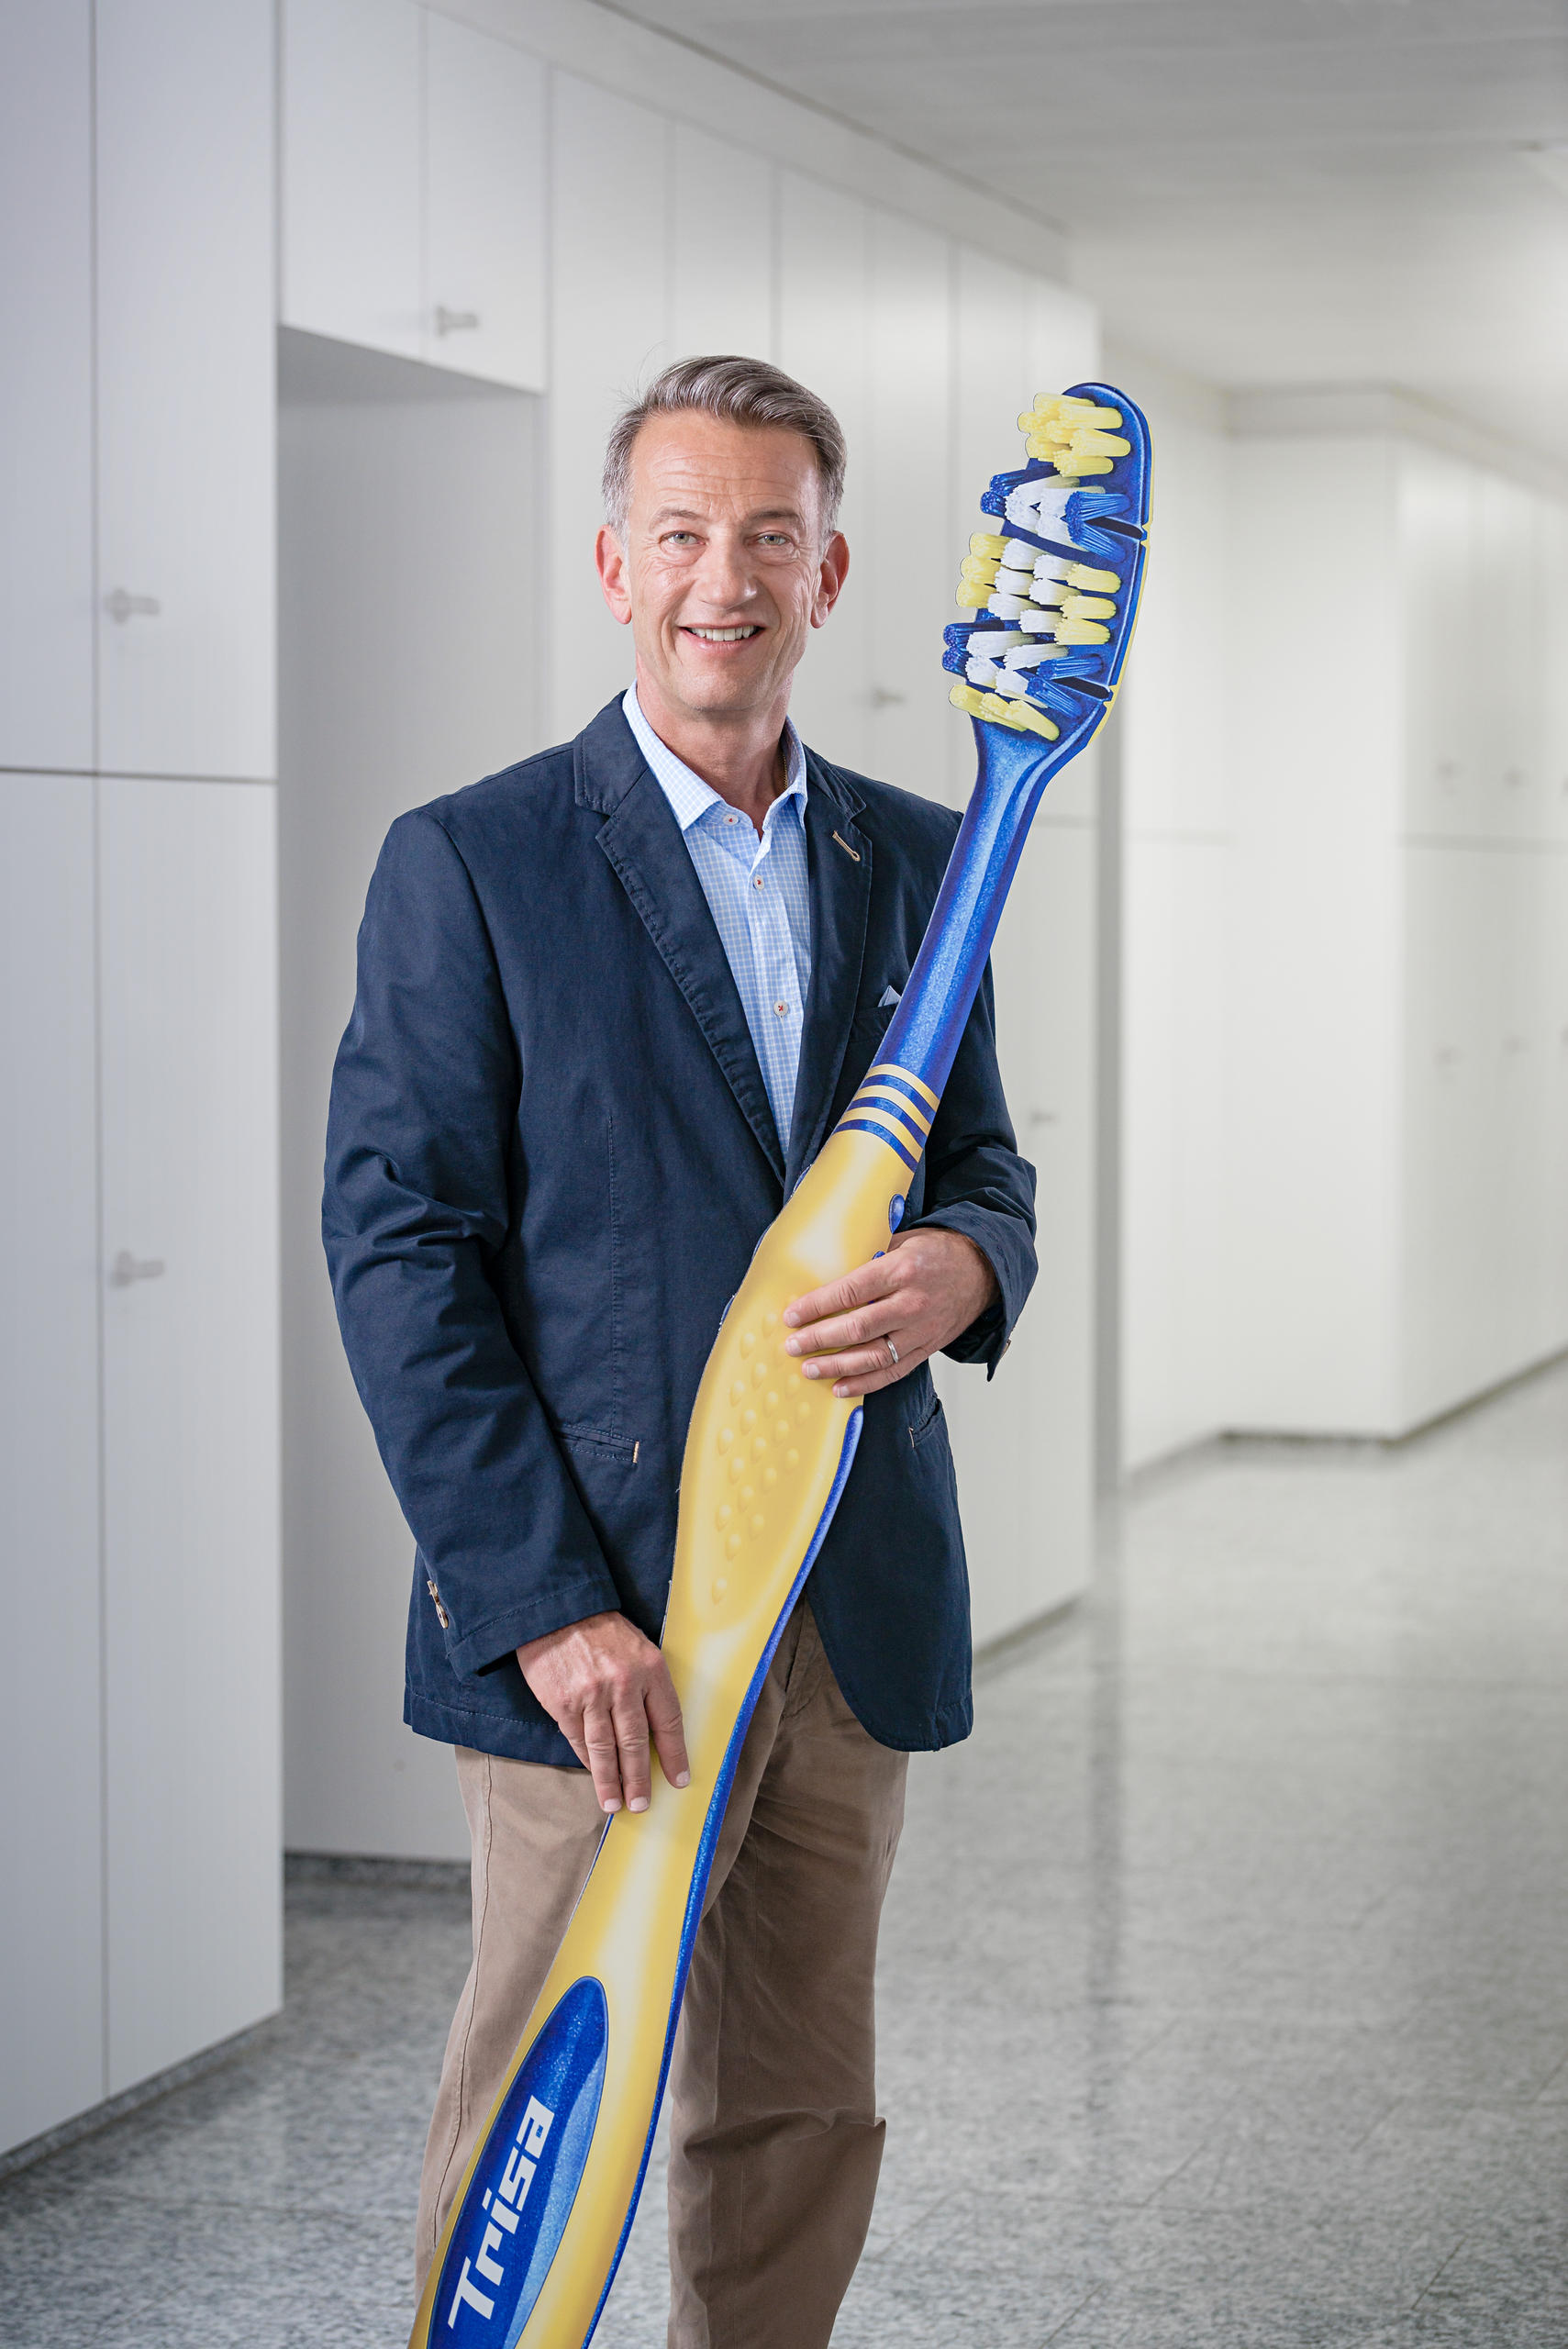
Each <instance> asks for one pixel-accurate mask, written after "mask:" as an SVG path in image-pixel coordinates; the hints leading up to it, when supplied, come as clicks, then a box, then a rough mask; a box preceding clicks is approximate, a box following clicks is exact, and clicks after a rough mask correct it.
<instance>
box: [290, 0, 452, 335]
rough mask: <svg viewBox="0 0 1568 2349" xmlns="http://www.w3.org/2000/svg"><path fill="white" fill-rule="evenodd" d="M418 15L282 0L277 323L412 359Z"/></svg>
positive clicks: (416, 308) (374, 1)
mask: <svg viewBox="0 0 1568 2349" xmlns="http://www.w3.org/2000/svg"><path fill="white" fill-rule="evenodd" d="M420 39H421V26H420V11H419V10H418V9H417V7H416V6H414V5H413V0H284V10H283V239H282V241H283V252H282V280H283V312H282V315H283V322H284V326H288V327H302V328H305V330H306V332H307V333H309V334H324V335H331V336H333V337H334V338H335V339H336V340H338V341H339V342H356V343H361V344H363V345H364V346H365V347H366V348H367V349H369V350H372V351H393V352H395V354H396V355H397V356H398V357H399V358H403V359H417V358H418V357H419V356H420V355H421V352H422V351H423V347H424V342H423V334H422V320H421V317H420V306H421V305H420V285H419V275H420V265H419V239H420V223H419V214H420V196H419V52H420Z"/></svg>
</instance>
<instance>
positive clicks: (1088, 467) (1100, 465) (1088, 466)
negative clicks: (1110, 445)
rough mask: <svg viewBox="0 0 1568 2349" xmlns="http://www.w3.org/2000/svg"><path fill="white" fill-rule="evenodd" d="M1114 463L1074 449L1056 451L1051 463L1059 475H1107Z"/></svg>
mask: <svg viewBox="0 0 1568 2349" xmlns="http://www.w3.org/2000/svg"><path fill="white" fill-rule="evenodd" d="M1051 462H1052V463H1053V464H1054V465H1055V467H1056V470H1057V472H1058V473H1072V474H1073V475H1074V476H1075V475H1077V474H1079V473H1109V471H1110V469H1111V465H1112V462H1114V461H1113V460H1112V459H1111V458H1109V457H1091V456H1086V455H1084V453H1083V452H1082V451H1079V450H1076V449H1058V450H1056V451H1054V452H1053V455H1052V458H1051Z"/></svg>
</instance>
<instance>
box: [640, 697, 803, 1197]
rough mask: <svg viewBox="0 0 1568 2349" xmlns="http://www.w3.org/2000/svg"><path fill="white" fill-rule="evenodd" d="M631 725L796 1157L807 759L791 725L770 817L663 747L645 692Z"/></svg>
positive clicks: (782, 1140) (778, 1122)
mask: <svg viewBox="0 0 1568 2349" xmlns="http://www.w3.org/2000/svg"><path fill="white" fill-rule="evenodd" d="M621 707H622V708H623V709H624V710H625V712H626V722H627V724H628V726H629V727H630V729H631V730H632V732H633V734H635V736H636V737H637V747H638V749H639V751H641V752H642V755H643V757H644V758H645V759H646V760H647V762H648V763H649V765H650V766H651V769H652V770H653V773H654V775H655V776H656V777H657V779H658V782H659V785H660V787H661V788H662V791H663V794H664V796H665V798H666V799H667V800H668V801H669V803H670V806H671V807H672V808H673V811H674V817H675V821H676V823H677V824H679V826H680V828H681V833H682V837H683V838H684V841H685V843H686V849H687V852H688V853H689V855H690V857H691V860H692V863H693V865H694V866H695V871H696V876H697V879H698V880H699V881H700V882H701V884H702V892H703V895H704V896H705V897H706V899H707V902H708V905H709V907H710V908H711V910H712V913H713V918H714V923H715V926H716V927H717V931H718V935H719V941H720V942H721V944H722V945H723V948H724V952H725V953H726V955H727V956H728V962H729V967H730V969H731V971H733V973H734V974H735V984H736V985H737V986H738V987H739V989H740V1007H741V1009H742V1010H743V1011H744V1012H745V1014H746V1025H747V1027H748V1028H749V1029H750V1030H751V1041H752V1043H753V1044H754V1045H755V1046H756V1048H757V1059H758V1062H759V1063H760V1065H761V1068H762V1083H763V1084H764V1085H766V1086H767V1088H768V1106H769V1107H770V1108H771V1109H772V1110H773V1124H774V1125H775V1126H776V1127H777V1129H778V1136H779V1144H780V1147H781V1148H782V1149H783V1150H784V1151H786V1152H787V1150H788V1149H789V1130H790V1120H791V1119H792V1118H793V1116H794V1114H795V1078H796V1076H797V1074H798V1073H799V1069H800V1031H801V1025H802V1022H803V1020H804V1019H805V1015H806V988H807V987H808V986H809V985H810V984H811V890H810V883H809V876H808V869H807V865H806V752H805V751H804V750H802V748H801V742H800V737H799V735H798V734H797V733H796V732H795V728H794V727H793V726H792V725H791V724H790V722H789V720H788V719H787V718H786V719H785V720H784V778H785V779H784V789H783V791H781V792H780V794H779V796H778V797H777V798H776V799H775V800H774V802H773V806H772V807H770V808H769V810H768V812H767V814H766V816H764V818H762V839H761V840H759V839H758V838H757V834H756V830H755V829H754V827H753V826H752V824H751V818H749V817H746V816H742V815H740V814H739V813H738V812H737V810H736V809H735V808H733V807H730V805H729V803H728V800H724V799H721V798H720V797H719V796H718V794H717V791H715V790H714V788H713V786H712V785H711V784H706V783H705V782H704V781H703V779H702V777H701V775H700V774H693V773H692V770H691V768H690V767H689V766H687V764H686V763H685V761H684V759H678V758H677V757H676V756H675V753H674V751H672V750H671V749H670V748H669V746H668V745H667V744H666V743H664V742H662V741H661V740H660V739H659V737H658V735H657V734H655V732H654V731H653V729H652V728H651V726H650V724H649V723H648V720H647V718H644V716H643V715H642V711H641V709H640V708H639V706H638V699H637V687H636V686H635V685H632V686H630V687H628V691H627V694H626V697H625V699H624V700H623V701H622V703H621Z"/></svg>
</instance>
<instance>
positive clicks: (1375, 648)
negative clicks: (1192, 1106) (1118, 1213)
mask: <svg viewBox="0 0 1568 2349" xmlns="http://www.w3.org/2000/svg"><path fill="white" fill-rule="evenodd" d="M1233 467H1234V481H1235V505H1234V508H1233V527H1234V530H1235V538H1234V541H1233V543H1234V545H1235V546H1236V547H1237V549H1238V550H1245V549H1253V548H1268V549H1269V550H1270V556H1269V560H1268V561H1267V562H1259V563H1257V564H1256V565H1250V566H1249V571H1248V576H1247V590H1248V592H1247V593H1246V595H1245V596H1243V597H1240V599H1239V600H1238V604H1237V607H1236V618H1235V628H1234V636H1233V644H1234V667H1233V672H1232V675H1233V687H1232V707H1233V713H1234V715H1233V727H1232V737H1231V739H1232V746H1233V762H1232V776H1233V813H1234V820H1235V830H1236V848H1235V860H1234V880H1233V887H1232V892H1231V955H1232V962H1231V969H1230V976H1229V985H1228V994H1229V1007H1230V1018H1229V1050H1230V1055H1231V1058H1230V1099H1229V1144H1228V1150H1227V1166H1228V1172H1229V1178H1230V1181H1229V1195H1228V1225H1229V1234H1230V1246H1231V1290H1232V1321H1231V1330H1232V1341H1231V1360H1230V1364H1229V1393H1228V1397H1227V1402H1226V1410H1225V1418H1226V1423H1227V1424H1228V1425H1229V1426H1232V1427H1238V1428H1244V1429H1245V1428H1252V1429H1262V1430H1273V1429H1287V1430H1291V1431H1299V1432H1309V1433H1310V1432H1318V1433H1345V1432H1348V1433H1356V1434H1369V1435H1385V1436H1386V1435H1397V1434H1400V1433H1402V1432H1404V1431H1407V1430H1408V1429H1409V1428H1411V1427H1414V1426H1417V1425H1418V1424H1420V1423H1421V1422H1422V1421H1423V1420H1425V1419H1429V1418H1431V1417H1432V1416H1433V1415H1434V1414H1436V1413H1438V1412H1440V1411H1443V1410H1447V1409H1450V1408H1453V1407H1454V1406H1455V1405H1457V1404H1459V1403H1462V1402H1463V1401H1465V1400H1467V1399H1468V1398H1469V1397H1472V1396H1474V1395H1476V1394H1478V1393H1480V1392H1482V1391H1484V1390H1485V1388H1486V1387H1487V1386H1492V1385H1494V1384H1496V1382H1497V1381H1499V1380H1500V1379H1503V1378H1507V1377H1509V1376H1512V1375H1515V1374H1516V1373H1518V1372H1519V1371H1521V1370H1523V1369H1525V1368H1527V1367H1528V1366H1529V1364H1532V1363H1535V1362H1539V1361H1540V1360H1542V1359H1544V1358H1545V1357H1547V1356H1548V1355H1550V1354H1551V1353H1553V1352H1555V1351H1556V1350H1558V1349H1560V1348H1562V1346H1563V1345H1564V1344H1568V1290H1565V1288H1564V1282H1563V1264H1564V1255H1565V1247H1564V1224H1565V1220H1568V1218H1565V1208H1564V1203H1565V1202H1568V1110H1565V1094H1568V1050H1565V1049H1564V1046H1563V1041H1562V1040H1563V1036H1564V1034H1565V1033H1568V993H1565V980H1568V970H1565V967H1564V963H1565V957H1564V951H1563V945H1562V941H1563V939H1564V936H1565V935H1568V791H1565V788H1564V785H1565V781H1568V729H1565V728H1564V722H1563V712H1562V697H1561V686H1560V685H1559V683H1558V677H1557V673H1558V671H1559V670H1560V668H1561V662H1559V661H1557V660H1554V659H1553V657H1552V653H1551V630H1552V629H1553V628H1560V626H1561V615H1562V610H1563V605H1564V599H1565V597H1568V569H1565V564H1564V553H1565V544H1568V542H1565V538H1564V524H1563V508H1562V506H1561V505H1560V504H1559V503H1558V502H1557V501H1556V500H1555V499H1554V498H1552V497H1551V496H1550V495H1545V494H1543V493H1541V492H1539V491H1537V492H1531V491H1530V490H1529V488H1527V487H1525V486H1523V485H1521V484H1518V482H1516V481H1514V480H1510V479H1507V478H1505V477H1504V476H1503V475H1501V474H1500V473H1490V472H1486V471H1484V470H1483V469H1482V468H1481V467H1479V466H1478V465H1475V464H1473V463H1471V462H1465V461H1463V460H1462V459H1461V458H1457V457H1455V456H1452V455H1450V454H1447V453H1444V452H1441V451H1437V450H1434V449H1431V448H1429V447H1425V446H1422V445H1420V444H1419V442H1418V441H1416V440H1413V439H1411V438H1409V437H1404V436H1399V435H1396V434H1392V433H1388V432H1386V431H1385V432H1371V433H1354V432H1348V433H1344V434H1338V433H1327V432H1325V433H1318V434H1300V435H1293V436H1289V437H1287V436H1284V435H1283V434H1275V433H1266V434H1263V435H1262V436H1260V437H1257V438H1248V439H1244V440H1240V442H1239V443H1238V444H1237V446H1236V448H1235V451H1234V457H1233ZM1347 517H1353V518H1354V529H1353V535H1354V541H1355V551H1354V555H1353V558H1351V557H1349V556H1348V555H1347V540H1346V529H1347V523H1346V518H1347ZM1340 628H1348V629H1351V631H1352V633H1351V636H1350V639H1349V642H1350V644H1351V647H1352V648H1353V655H1354V657H1350V658H1337V657H1333V655H1332V654H1331V651H1330V649H1329V648H1330V647H1331V645H1332V643H1333V641H1334V635H1335V631H1336V629H1340Z"/></svg>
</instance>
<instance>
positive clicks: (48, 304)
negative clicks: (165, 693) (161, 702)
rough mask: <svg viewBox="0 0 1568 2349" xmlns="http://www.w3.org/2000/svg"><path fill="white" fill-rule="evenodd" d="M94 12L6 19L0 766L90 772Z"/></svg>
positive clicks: (26, 5)
mask: <svg viewBox="0 0 1568 2349" xmlns="http://www.w3.org/2000/svg"><path fill="white" fill-rule="evenodd" d="M92 96H93V69H92V56H91V43H90V37H89V29H88V12H87V7H86V0H6V7H5V11H4V14H3V15H0V351H4V352H5V354H6V363H5V368H4V372H3V374H0V442H3V443H4V447H5V450H6V460H5V462H4V465H3V467H0V766H12V767H28V766H32V767H75V768H79V769H80V768H86V767H90V766H91V765H92V763H93V275H92V272H93V194H92V191H93V154H92Z"/></svg>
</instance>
